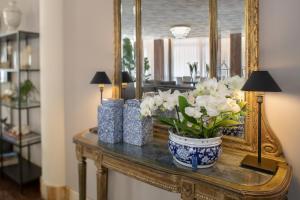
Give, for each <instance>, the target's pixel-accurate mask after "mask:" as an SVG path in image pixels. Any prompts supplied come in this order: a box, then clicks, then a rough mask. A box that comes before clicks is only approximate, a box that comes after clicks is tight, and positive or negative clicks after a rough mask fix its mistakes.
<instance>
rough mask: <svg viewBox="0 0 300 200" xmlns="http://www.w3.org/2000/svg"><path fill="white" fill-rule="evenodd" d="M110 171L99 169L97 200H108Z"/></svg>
mask: <svg viewBox="0 0 300 200" xmlns="http://www.w3.org/2000/svg"><path fill="white" fill-rule="evenodd" d="M107 180H108V170H107V168H104V167H102V166H100V167H98V169H97V200H107Z"/></svg>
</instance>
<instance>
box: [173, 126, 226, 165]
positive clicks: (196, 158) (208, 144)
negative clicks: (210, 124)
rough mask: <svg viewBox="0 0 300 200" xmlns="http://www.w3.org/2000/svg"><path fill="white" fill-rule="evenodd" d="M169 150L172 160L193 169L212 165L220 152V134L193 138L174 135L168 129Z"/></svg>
mask: <svg viewBox="0 0 300 200" xmlns="http://www.w3.org/2000/svg"><path fill="white" fill-rule="evenodd" d="M169 133H170V135H169V150H170V152H171V154H172V155H173V158H174V160H175V161H176V162H177V163H179V164H181V165H183V166H186V167H190V168H193V169H199V168H208V167H211V166H213V165H214V164H215V163H216V161H217V160H218V158H219V157H220V155H221V153H222V147H221V143H222V136H218V137H214V138H208V139H195V138H188V137H182V136H179V135H176V134H174V133H173V131H172V129H170V130H169Z"/></svg>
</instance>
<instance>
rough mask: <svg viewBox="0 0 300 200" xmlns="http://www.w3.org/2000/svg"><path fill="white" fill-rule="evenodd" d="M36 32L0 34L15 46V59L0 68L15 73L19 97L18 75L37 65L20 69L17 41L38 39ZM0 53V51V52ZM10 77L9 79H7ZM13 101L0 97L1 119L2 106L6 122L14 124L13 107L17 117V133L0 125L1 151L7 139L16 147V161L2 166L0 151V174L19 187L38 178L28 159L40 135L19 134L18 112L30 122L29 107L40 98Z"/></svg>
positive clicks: (27, 75) (35, 105)
mask: <svg viewBox="0 0 300 200" xmlns="http://www.w3.org/2000/svg"><path fill="white" fill-rule="evenodd" d="M38 38H39V34H38V33H34V32H26V31H17V32H14V33H8V34H2V35H0V42H6V43H8V41H9V42H13V43H14V44H15V46H16V49H15V52H16V54H15V60H16V63H15V64H14V66H12V67H11V68H4V69H3V68H0V72H5V73H7V74H8V77H12V76H13V75H14V76H16V81H15V82H16V86H17V88H18V89H17V96H18V97H20V85H21V81H22V78H23V79H24V76H25V80H30V74H31V73H39V71H40V70H39V68H37V67H36V68H29V69H21V61H20V60H21V42H22V41H24V40H26V41H28V40H31V39H38ZM0 55H1V54H0ZM9 81H12V80H9ZM0 97H2V84H1V85H0ZM17 99H18V100H17V101H4V100H2V98H0V119H3V117H4V116H3V112H2V109H3V107H6V108H9V110H10V112H9V113H10V116H9V117H10V118H9V119H10V124H14V122H13V121H14V120H13V119H14V116H13V115H14V111H17V115H18V116H17V121H18V123H17V124H18V128H19V130H18V132H19V135H18V136H17V137H15V136H12V135H10V134H9V133H8V132H6V131H5V130H4V128H3V125H2V124H1V126H0V152H3V146H4V143H10V144H11V145H12V146H13V147H14V149H16V150H17V151H16V152H17V156H18V163H17V164H15V165H10V166H4V165H3V156H2V154H0V167H1V174H2V175H6V176H7V177H9V178H11V179H12V180H13V181H15V182H16V183H18V184H19V185H20V187H21V190H22V186H23V185H24V184H26V183H29V182H31V181H35V180H38V179H39V178H40V176H41V168H40V167H39V166H37V165H35V164H33V163H32V162H31V146H32V145H36V144H40V143H41V135H40V133H37V132H33V131H32V132H30V133H28V134H26V135H23V134H22V120H23V119H22V113H24V112H25V113H26V124H27V125H28V126H29V125H30V110H31V109H39V108H40V102H30V101H26V102H23V101H21V100H20V98H17ZM24 148H27V159H25V158H24V156H23V151H22V150H23V149H24Z"/></svg>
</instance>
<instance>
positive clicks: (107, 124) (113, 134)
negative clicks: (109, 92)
mask: <svg viewBox="0 0 300 200" xmlns="http://www.w3.org/2000/svg"><path fill="white" fill-rule="evenodd" d="M123 105H124V101H123V99H105V100H103V102H102V104H101V105H100V106H99V107H98V135H99V139H100V140H101V141H103V142H106V143H119V142H122V140H123Z"/></svg>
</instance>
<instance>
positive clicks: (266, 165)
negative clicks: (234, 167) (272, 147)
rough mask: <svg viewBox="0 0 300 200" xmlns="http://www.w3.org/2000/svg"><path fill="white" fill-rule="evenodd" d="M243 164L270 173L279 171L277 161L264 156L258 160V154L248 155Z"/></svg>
mask: <svg viewBox="0 0 300 200" xmlns="http://www.w3.org/2000/svg"><path fill="white" fill-rule="evenodd" d="M241 166H242V167H245V168H249V169H253V170H257V171H261V172H265V173H268V174H272V175H273V174H275V173H276V171H277V162H276V161H274V160H271V159H267V158H262V159H261V163H259V162H258V159H257V156H252V155H247V156H246V157H245V158H244V159H243V161H242V162H241Z"/></svg>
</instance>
